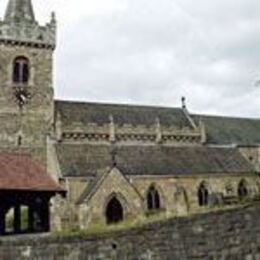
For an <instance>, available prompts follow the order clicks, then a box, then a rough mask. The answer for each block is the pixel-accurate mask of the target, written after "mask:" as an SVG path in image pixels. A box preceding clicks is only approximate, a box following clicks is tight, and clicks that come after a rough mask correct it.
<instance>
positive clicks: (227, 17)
mask: <svg viewBox="0 0 260 260" xmlns="http://www.w3.org/2000/svg"><path fill="white" fill-rule="evenodd" d="M33 3H34V10H35V13H36V17H37V19H38V20H39V21H40V22H41V23H44V22H46V21H48V20H49V17H50V12H51V11H52V10H54V11H55V12H56V14H57V20H58V36H59V37H58V38H59V40H58V45H57V50H56V54H55V93H56V97H57V98H62V99H77V100H86V101H102V102H112V103H115V102H120V103H134V104H150V105H151V104H152V105H167V106H173V107H176V106H180V98H181V96H186V98H187V105H188V108H189V110H190V111H191V112H200V113H207V114H208V113H210V114H212V113H213V114H216V113H217V114H223V115H236V116H251V117H260V109H259V108H260V106H259V104H260V101H259V100H260V83H259V82H258V84H256V82H257V81H259V79H260V33H259V32H260V16H259V13H260V1H259V0H211V1H209V0H196V1H194V0H34V1H33ZM6 4H7V0H0V13H1V16H3V13H4V10H5V7H6Z"/></svg>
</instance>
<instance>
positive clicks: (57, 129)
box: [55, 113, 62, 141]
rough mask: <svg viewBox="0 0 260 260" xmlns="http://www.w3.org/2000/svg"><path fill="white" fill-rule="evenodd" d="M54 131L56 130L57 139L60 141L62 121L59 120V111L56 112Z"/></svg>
mask: <svg viewBox="0 0 260 260" xmlns="http://www.w3.org/2000/svg"><path fill="white" fill-rule="evenodd" d="M55 131H56V137H57V140H58V141H61V139H62V122H61V115H60V113H58V114H57V117H56V122H55Z"/></svg>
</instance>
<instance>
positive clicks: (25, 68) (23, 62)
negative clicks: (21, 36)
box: [13, 57, 29, 83]
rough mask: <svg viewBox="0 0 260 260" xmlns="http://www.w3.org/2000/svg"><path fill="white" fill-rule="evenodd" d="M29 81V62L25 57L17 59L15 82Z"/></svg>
mask: <svg viewBox="0 0 260 260" xmlns="http://www.w3.org/2000/svg"><path fill="white" fill-rule="evenodd" d="M28 80H29V60H28V59H27V58H25V57H17V58H15V60H14V62H13V82H14V83H27V82H28Z"/></svg>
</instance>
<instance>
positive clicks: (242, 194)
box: [237, 180, 249, 199]
mask: <svg viewBox="0 0 260 260" xmlns="http://www.w3.org/2000/svg"><path fill="white" fill-rule="evenodd" d="M237 193H238V196H239V198H241V199H243V198H246V197H248V195H249V188H248V184H247V182H246V181H245V180H241V181H240V182H239V184H238V191H237Z"/></svg>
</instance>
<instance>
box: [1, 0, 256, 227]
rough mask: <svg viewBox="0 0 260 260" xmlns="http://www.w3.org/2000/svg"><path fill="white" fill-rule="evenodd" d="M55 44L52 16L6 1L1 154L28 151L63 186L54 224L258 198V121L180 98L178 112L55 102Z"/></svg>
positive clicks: (179, 212) (177, 212)
mask: <svg viewBox="0 0 260 260" xmlns="http://www.w3.org/2000/svg"><path fill="white" fill-rule="evenodd" d="M55 46H56V20H55V17H54V14H53V15H52V17H51V21H50V22H49V23H47V24H46V25H44V26H41V25H39V24H38V22H37V20H36V19H35V17H34V13H33V8H32V3H31V0H23V1H19V0H9V4H8V8H7V11H6V15H5V17H4V19H3V21H0V90H1V91H0V120H1V122H2V123H1V124H0V150H3V151H14V152H16V153H20V152H26V153H30V154H32V155H33V156H34V158H35V159H36V160H38V162H40V163H41V165H42V166H43V167H45V168H46V169H47V171H48V173H49V174H50V176H51V177H52V178H53V179H54V180H55V181H56V182H57V183H58V184H59V185H61V186H62V187H63V188H64V189H65V190H66V191H67V196H66V198H63V197H62V196H57V197H56V198H54V199H53V200H52V203H51V204H52V221H51V222H52V228H53V230H63V229H87V228H88V227H89V225H90V224H91V223H92V222H97V223H101V224H104V223H108V222H109V221H108V220H109V219H108V218H109V217H108V215H110V217H111V215H112V217H111V218H112V219H113V214H115V215H116V214H117V211H118V212H119V213H118V214H119V217H120V218H119V219H117V220H120V221H121V220H126V219H128V218H129V219H130V218H134V217H138V216H140V217H144V216H146V215H147V214H151V212H152V214H156V213H160V214H162V215H163V214H164V216H169V215H174V216H183V215H189V214H192V213H193V212H195V211H197V210H198V209H204V208H207V209H209V208H211V207H212V208H213V207H215V206H218V207H221V206H222V205H224V204H225V203H226V202H227V203H233V204H235V203H236V204H237V205H239V203H240V201H242V198H241V197H246V199H251V200H253V199H255V197H257V196H258V195H259V192H260V181H259V175H257V172H259V169H260V168H259V161H260V153H259V147H260V146H259V144H260V135H259V133H260V121H259V120H253V119H252V120H251V119H235V118H223V117H219V118H217V117H216V118H212V117H207V116H203V115H192V114H190V113H189V111H188V109H187V107H186V104H185V99H182V102H183V104H182V108H166V107H149V106H130V105H113V104H97V103H87V102H72V101H59V100H54V89H53V75H52V74H53V52H54V49H55ZM17 58H22V62H25V63H26V65H27V66H28V67H27V69H28V71H27V69H25V68H24V67H23V66H24V65H21V64H20V65H21V66H20V65H19V69H17V68H16V64H15V61H16V60H17ZM18 60H19V59H18ZM20 74H26V77H25V78H26V79H25V80H21V79H19V80H20V81H19V80H18V81H17V79H16V78H17V77H18V78H19V77H20V76H21V75H20ZM17 75H18V76H17ZM241 154H242V155H243V156H241ZM241 183H242V184H243V186H242V187H240V184H241ZM201 186H203V191H202V193H203V194H202V195H199V192H201V191H200V187H201ZM151 187H152V194H151V193H150V188H151ZM239 187H240V188H239ZM239 189H240V191H239ZM201 197H202V198H201ZM149 198H150V199H149ZM151 198H152V199H151ZM200 199H202V200H203V203H200V202H199V200H200ZM111 201H112V202H113V203H114V204H113V203H112V206H109V205H110V202H111ZM232 201H233V202H232ZM199 204H202V205H199ZM149 205H150V206H149ZM108 212H109V213H108ZM111 212H112V213H111ZM113 220H114V219H113Z"/></svg>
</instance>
